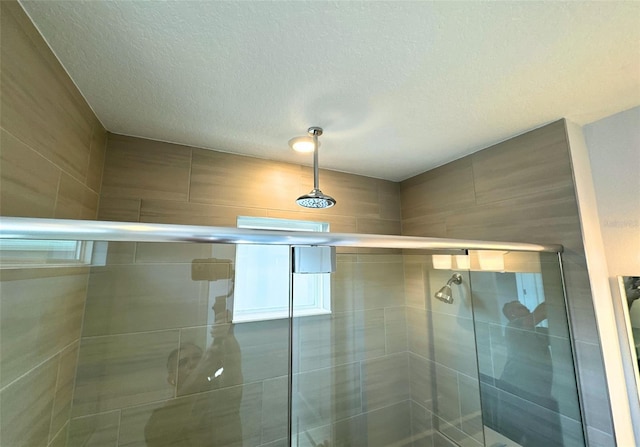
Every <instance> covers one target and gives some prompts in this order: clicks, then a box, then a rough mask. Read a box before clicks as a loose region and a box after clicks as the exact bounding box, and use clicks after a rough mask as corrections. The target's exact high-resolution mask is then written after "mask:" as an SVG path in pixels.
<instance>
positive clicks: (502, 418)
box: [495, 391, 584, 447]
mask: <svg viewBox="0 0 640 447" xmlns="http://www.w3.org/2000/svg"><path fill="white" fill-rule="evenodd" d="M497 421H498V425H497V427H496V428H495V430H496V431H497V432H499V433H500V434H502V435H504V436H506V437H508V438H509V439H511V440H513V441H515V442H519V443H521V444H522V443H523V441H524V440H525V439H526V440H527V442H529V443H531V445H548V446H558V447H560V446H563V445H565V446H583V445H584V439H583V434H582V427H581V425H580V424H579V423H577V422H576V421H573V420H569V419H566V418H564V417H562V416H561V415H560V414H558V413H557V412H555V411H552V410H549V409H547V408H544V407H542V406H539V405H537V404H535V403H533V402H531V401H528V400H525V399H521V398H519V397H517V396H515V395H513V394H510V393H508V392H504V391H498V418H497Z"/></svg>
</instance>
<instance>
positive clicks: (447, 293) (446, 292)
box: [435, 273, 462, 304]
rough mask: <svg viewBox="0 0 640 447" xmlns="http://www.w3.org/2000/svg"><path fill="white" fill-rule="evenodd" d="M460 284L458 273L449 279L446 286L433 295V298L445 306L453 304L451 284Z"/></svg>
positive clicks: (460, 276)
mask: <svg viewBox="0 0 640 447" xmlns="http://www.w3.org/2000/svg"><path fill="white" fill-rule="evenodd" d="M452 283H453V284H461V283H462V275H461V274H460V273H454V274H453V276H452V277H451V279H449V281H447V284H446V285H445V286H444V287H443V288H442V289H440V290H438V292H437V293H436V294H435V297H436V298H438V299H439V300H440V301H442V302H445V303H447V304H453V293H452V292H451V284H452Z"/></svg>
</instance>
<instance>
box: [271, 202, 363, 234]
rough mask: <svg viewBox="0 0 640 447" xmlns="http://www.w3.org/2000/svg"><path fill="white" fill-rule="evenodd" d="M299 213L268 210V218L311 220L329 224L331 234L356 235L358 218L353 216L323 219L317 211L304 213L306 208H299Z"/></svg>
mask: <svg viewBox="0 0 640 447" xmlns="http://www.w3.org/2000/svg"><path fill="white" fill-rule="evenodd" d="M298 209H299V210H298V211H283V210H272V209H269V210H267V217H273V218H276V219H290V220H310V221H314V222H328V223H329V231H330V232H331V233H355V232H356V217H353V216H336V215H328V214H325V215H322V216H321V217H319V216H318V214H316V213H315V210H310V211H303V210H304V209H306V208H301V207H298Z"/></svg>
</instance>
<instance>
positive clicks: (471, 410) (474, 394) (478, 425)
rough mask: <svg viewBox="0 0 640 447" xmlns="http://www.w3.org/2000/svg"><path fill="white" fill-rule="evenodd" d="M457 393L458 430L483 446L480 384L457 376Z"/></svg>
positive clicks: (472, 379)
mask: <svg viewBox="0 0 640 447" xmlns="http://www.w3.org/2000/svg"><path fill="white" fill-rule="evenodd" d="M458 392H459V396H460V418H461V419H460V428H461V430H462V431H463V432H464V433H465V434H467V435H469V436H471V437H472V438H474V439H475V440H476V441H478V442H479V443H480V444H483V443H484V436H483V432H482V410H481V408H480V383H479V382H478V380H477V379H474V378H471V377H467V376H465V375H464V374H458Z"/></svg>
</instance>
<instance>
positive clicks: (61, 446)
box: [47, 423, 69, 447]
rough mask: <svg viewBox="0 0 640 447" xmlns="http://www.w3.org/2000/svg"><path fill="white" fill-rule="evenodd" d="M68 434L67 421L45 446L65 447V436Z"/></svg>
mask: <svg viewBox="0 0 640 447" xmlns="http://www.w3.org/2000/svg"><path fill="white" fill-rule="evenodd" d="M68 436H69V423H67V424H65V426H64V427H62V429H61V430H60V431H59V432H58V433H56V434H55V435H54V437H53V439H52V440H51V442H49V445H48V446H47V447H67V437H68Z"/></svg>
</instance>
